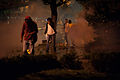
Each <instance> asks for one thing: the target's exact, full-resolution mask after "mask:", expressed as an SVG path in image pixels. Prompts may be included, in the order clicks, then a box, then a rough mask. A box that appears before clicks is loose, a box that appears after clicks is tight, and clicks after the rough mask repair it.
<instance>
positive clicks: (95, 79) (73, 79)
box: [24, 69, 106, 80]
mask: <svg viewBox="0 0 120 80" xmlns="http://www.w3.org/2000/svg"><path fill="white" fill-rule="evenodd" d="M29 76H31V77H32V78H33V79H32V80H34V76H35V77H38V78H39V77H40V78H42V79H43V80H106V75H105V74H101V73H92V72H87V71H84V70H68V69H53V70H47V71H41V72H39V73H35V74H33V75H29ZM24 78H27V79H30V80H31V78H30V77H28V75H27V76H25V77H24Z"/></svg>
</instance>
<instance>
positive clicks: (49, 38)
mask: <svg viewBox="0 0 120 80" xmlns="http://www.w3.org/2000/svg"><path fill="white" fill-rule="evenodd" d="M50 41H53V42H52V45H53V49H54V52H56V46H55V35H48V36H47V45H46V52H49V43H50Z"/></svg>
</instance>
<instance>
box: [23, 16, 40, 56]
mask: <svg viewBox="0 0 120 80" xmlns="http://www.w3.org/2000/svg"><path fill="white" fill-rule="evenodd" d="M37 33H38V28H37V24H36V23H35V22H34V21H33V20H32V19H31V17H30V16H26V17H25V21H24V24H23V27H22V32H21V42H23V53H24V54H25V55H26V54H27V55H28V50H29V54H32V55H34V44H35V43H36V41H37Z"/></svg>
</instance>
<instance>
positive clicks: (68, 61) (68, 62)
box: [60, 53, 82, 69]
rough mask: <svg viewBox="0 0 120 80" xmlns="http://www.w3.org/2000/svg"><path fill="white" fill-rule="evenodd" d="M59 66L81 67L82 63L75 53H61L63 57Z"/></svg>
mask: <svg viewBox="0 0 120 80" xmlns="http://www.w3.org/2000/svg"><path fill="white" fill-rule="evenodd" d="M60 63H61V66H62V67H63V68H68V69H81V68H82V65H81V64H82V63H81V61H80V60H79V56H77V55H76V53H69V54H65V55H63V57H62V58H61V59H60Z"/></svg>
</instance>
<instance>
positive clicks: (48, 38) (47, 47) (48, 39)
mask: <svg viewBox="0 0 120 80" xmlns="http://www.w3.org/2000/svg"><path fill="white" fill-rule="evenodd" d="M49 41H50V35H48V37H47V45H46V52H49Z"/></svg>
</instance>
